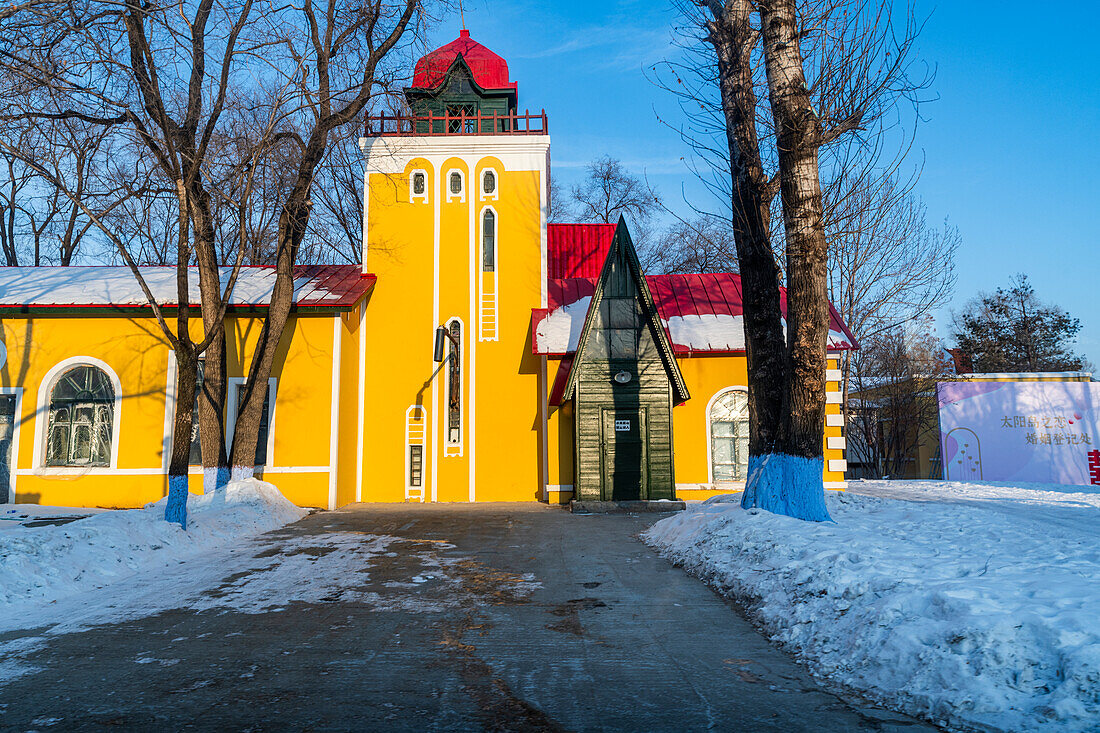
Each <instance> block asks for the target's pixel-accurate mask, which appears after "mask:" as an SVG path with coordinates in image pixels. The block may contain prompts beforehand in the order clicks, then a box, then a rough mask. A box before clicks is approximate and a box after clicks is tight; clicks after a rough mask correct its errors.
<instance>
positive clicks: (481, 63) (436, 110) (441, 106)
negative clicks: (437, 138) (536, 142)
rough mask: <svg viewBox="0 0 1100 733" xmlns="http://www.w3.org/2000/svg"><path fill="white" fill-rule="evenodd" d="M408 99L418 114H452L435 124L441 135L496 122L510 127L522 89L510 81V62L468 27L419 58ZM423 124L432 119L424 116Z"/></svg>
mask: <svg viewBox="0 0 1100 733" xmlns="http://www.w3.org/2000/svg"><path fill="white" fill-rule="evenodd" d="M405 99H406V100H407V101H408V103H409V107H410V108H411V111H412V115H413V117H415V118H421V117H428V116H431V117H440V118H446V119H440V120H438V121H433V122H432V123H431V125H432V128H433V129H432V132H433V133H436V134H438V133H442V132H445V131H446V132H450V133H462V132H468V133H473V134H477V133H479V132H480V133H488V132H492V131H493V126H494V125H495V126H496V130H495V131H496V132H506V131H508V130H509V129H510V125H511V120H509V119H508V118H509V117H511V116H514V115H515V114H516V105H517V101H518V89H517V85H516V83H515V82H511V81H508V64H507V62H505V60H504V59H503V58H501V57H500V56H498V55H497V54H495V53H493V52H492V51H490V50H489V49H488V48H486V47H485V46H482V45H481V44H480V43H478V42H476V41H474V40H473V39H471V38H470V32H469V31H467V30H463V31H462V33H461V34H460V35H459V37H458V38H457V39H455V40H454V41H451V42H450V43H448V44H447V45H446V46H443V47H442V48H438V49H436V50H435V51H432V52H431V53H429V54H428V55H426V56H424V57H423V58H421V59H420V60H419V61H417V62H416V69H415V71H414V73H413V83H412V86H410V87H408V88H407V89H405ZM479 115H480V116H481V118H482V119H481V120H480V121H479V120H478V119H477V118H478V116H479ZM471 117H472V118H474V119H464V118H471ZM485 117H489V118H491V119H489V120H485V119H484V118H485ZM494 117H496V118H503V119H496V120H494V119H492V118H494ZM456 118H457V119H456ZM444 126H446V129H445V127H444ZM417 127H418V128H421V127H423V128H424V129H418V132H421V133H425V132H427V131H428V130H427V127H428V122H427V121H424V120H418V121H417Z"/></svg>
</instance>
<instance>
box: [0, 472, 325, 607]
mask: <svg viewBox="0 0 1100 733" xmlns="http://www.w3.org/2000/svg"><path fill="white" fill-rule="evenodd" d="M166 501H167V499H162V500H160V501H158V502H156V503H155V504H149V505H147V506H146V507H145V508H144V509H128V510H124V511H111V512H103V513H100V514H95V515H94V516H91V517H87V518H86V519H78V520H76V521H74V522H70V523H68V524H64V525H60V526H45V527H33V528H29V527H18V528H17V529H15V530H10V531H5V532H3V533H2V534H0V609H3V610H4V612H5V614H11V613H13V611H12V610H9V609H12V608H14V607H26V608H27V610H29V607H31V606H35V605H39V604H42V603H49V602H52V601H56V600H58V599H60V598H64V597H65V596H69V595H73V594H76V593H81V592H84V591H88V590H91V589H94V588H99V587H101V586H104V585H107V584H109V583H112V582H114V581H116V580H119V579H121V578H124V577H127V576H129V575H133V574H134V573H136V572H138V571H142V570H149V569H155V568H157V567H167V566H170V565H175V564H176V563H177V562H178V561H179V560H180V559H182V558H185V557H188V556H190V555H194V554H196V553H198V552H201V551H203V550H206V549H209V548H212V547H216V546H218V545H222V544H225V543H226V542H229V541H230V540H233V539H235V538H238V537H243V536H248V535H256V534H260V533H262V532H267V531H269V530H272V529H276V528H278V527H282V526H283V525H285V524H289V523H290V522H294V521H297V520H298V519H301V518H302V517H303V516H305V515H306V511H305V510H304V509H300V508H298V507H296V506H294V505H293V504H291V503H290V502H289V501H287V500H286V498H285V497H283V495H282V494H280V493H279V490H278V489H277V488H275V487H274V486H272V485H271V484H269V483H265V482H263V481H259V480H257V479H248V480H245V481H237V482H234V483H231V484H229V485H228V486H227V487H226V488H225V490H223V491H218V492H216V493H213V494H206V495H203V496H196V495H194V494H192V495H191V496H189V497H188V501H187V512H188V522H187V531H186V532H185V531H183V530H182V529H180V527H179V525H178V524H171V523H169V522H166V521H164V505H165V502H166Z"/></svg>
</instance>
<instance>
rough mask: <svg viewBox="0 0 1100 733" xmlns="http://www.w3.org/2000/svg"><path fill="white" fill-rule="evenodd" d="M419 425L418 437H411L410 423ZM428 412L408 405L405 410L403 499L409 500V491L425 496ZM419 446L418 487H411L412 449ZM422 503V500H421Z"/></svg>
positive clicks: (418, 406)
mask: <svg viewBox="0 0 1100 733" xmlns="http://www.w3.org/2000/svg"><path fill="white" fill-rule="evenodd" d="M414 422H415V423H419V426H420V427H419V429H418V432H419V436H413V435H412V431H411V430H410V429H409V427H410V425H411V424H412V423H414ZM427 432H428V411H427V410H425V409H424V406H423V405H409V407H408V408H407V409H406V410H405V443H404V446H405V498H406V500H407V499H408V498H409V492H410V491H419V492H420V494H421V497H423V496H425V495H426V491H427V487H428V471H427V467H428V446H427V440H426V438H427ZM413 446H420V485H419V486H413V485H412V481H411V478H412V476H411V473H412V447H413ZM421 501H423V498H421Z"/></svg>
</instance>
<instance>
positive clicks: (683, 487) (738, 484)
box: [676, 481, 745, 492]
mask: <svg viewBox="0 0 1100 733" xmlns="http://www.w3.org/2000/svg"><path fill="white" fill-rule="evenodd" d="M744 489H745V482H744V481H718V482H717V483H716V482H713V481H712V482H710V483H707V484H676V490H677V491H730V492H733V491H744Z"/></svg>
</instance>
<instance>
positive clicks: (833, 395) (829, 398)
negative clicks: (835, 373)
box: [825, 392, 841, 405]
mask: <svg viewBox="0 0 1100 733" xmlns="http://www.w3.org/2000/svg"><path fill="white" fill-rule="evenodd" d="M840 403H841V394H840V392H826V393H825V404H826V405H839V404H840Z"/></svg>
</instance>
